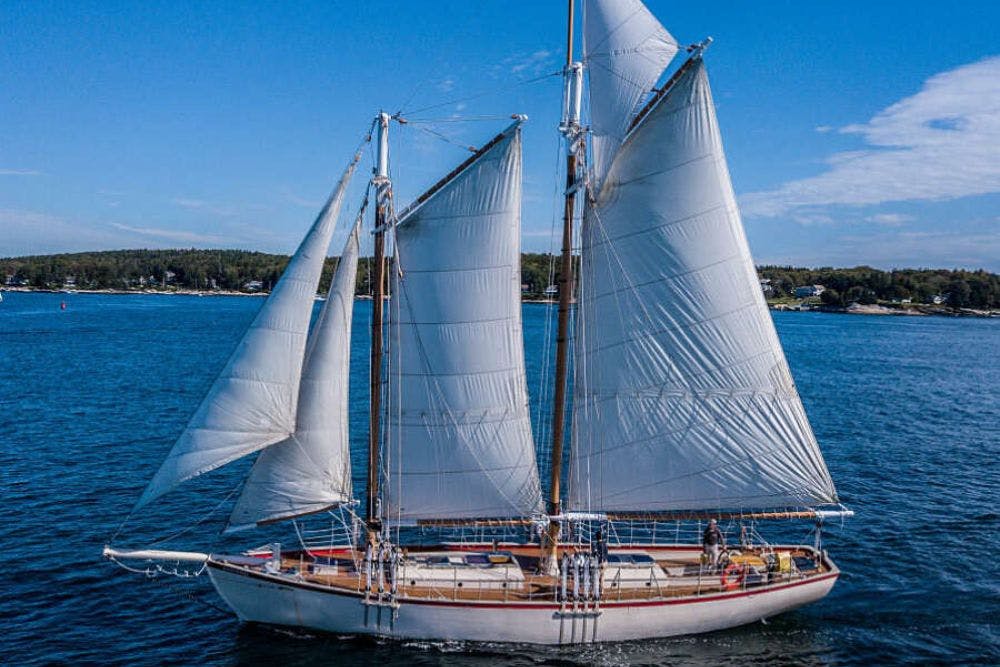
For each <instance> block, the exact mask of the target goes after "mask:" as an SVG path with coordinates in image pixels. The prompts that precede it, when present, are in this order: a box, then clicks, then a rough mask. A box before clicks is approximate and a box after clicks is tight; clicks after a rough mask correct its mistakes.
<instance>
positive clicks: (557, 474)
mask: <svg viewBox="0 0 1000 667" xmlns="http://www.w3.org/2000/svg"><path fill="white" fill-rule="evenodd" d="M564 86H565V87H564V92H563V118H562V122H561V123H560V124H559V131H560V132H562V133H563V135H564V136H565V137H566V141H567V153H566V194H565V202H564V206H563V235H562V260H561V265H560V272H559V325H558V332H557V334H556V374H555V390H554V392H553V408H552V461H551V471H550V474H551V483H550V487H549V506H548V510H549V516H550V517H556V516H558V515H559V514H560V513H561V510H562V507H561V503H560V493H561V480H562V460H563V440H564V436H565V425H566V366H567V356H568V352H569V311H570V305H571V303H572V299H573V212H574V207H575V203H576V202H575V199H576V189H577V188H576V185H577V183H576V181H577V151H578V150H579V147H580V137H581V136H582V135H581V132H580V100H581V97H582V94H583V65H582V64H581V63H578V62H574V61H573V0H569V17H568V22H567V29H566V69H565V70H564ZM558 543H559V523H558V522H557V521H555V520H554V519H551V518H550V523H549V527H548V532H547V544H546V546H545V549H546V553H545V554H544V555H545V558H544V559H543V560H544V561H546V563H545V566H546V567H548V568H549V569H553V568H555V554H556V547H557V545H558Z"/></svg>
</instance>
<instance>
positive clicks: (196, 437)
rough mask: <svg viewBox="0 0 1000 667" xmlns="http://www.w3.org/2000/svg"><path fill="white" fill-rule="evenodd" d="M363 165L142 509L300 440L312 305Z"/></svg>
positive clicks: (324, 216) (305, 245)
mask: <svg viewBox="0 0 1000 667" xmlns="http://www.w3.org/2000/svg"><path fill="white" fill-rule="evenodd" d="M359 157H360V154H359V155H356V156H355V157H354V160H353V161H352V162H351V164H350V165H349V166H348V167H347V169H346V171H345V172H344V174H343V176H341V178H340V181H339V182H338V183H337V186H336V188H334V191H333V193H332V194H331V195H330V198H329V199H328V200H327V202H326V205H324V206H323V209H322V210H321V211H320V214H319V216H318V217H317V218H316V221H315V222H314V223H313V225H312V227H311V228H310V229H309V232H308V234H306V237H305V239H303V241H302V244H301V245H299V248H298V250H296V251H295V254H294V255H293V256H292V259H291V260H290V261H289V263H288V267H287V268H286V269H285V272H284V274H282V276H281V279H280V280H278V282H277V284H276V285H275V286H274V289H273V290H272V292H271V294H270V296H269V297H268V298H267V301H265V302H264V304H263V305H262V306H261V308H260V311H258V313H257V316H256V317H255V318H254V320H253V322H252V323H251V325H250V328H249V329H248V330H247V332H246V333H245V334H244V335H243V338H242V340H240V342H239V345H237V347H236V350H235V351H234V352H233V354H232V356H230V358H229V361H228V362H227V363H226V366H225V368H224V369H223V370H222V373H221V374H220V375H219V376H218V378H216V380H215V382H214V383H213V384H212V387H211V389H209V391H208V394H207V395H206V396H205V398H204V399H203V400H202V402H201V405H200V406H199V407H198V410H197V411H196V412H195V414H194V416H193V417H192V418H191V421H189V422H188V425H187V428H185V429H184V432H183V433H182V434H181V436H180V438H179V439H178V440H177V442H176V443H175V444H174V446H173V449H171V450H170V453H169V455H168V456H167V459H166V461H164V462H163V464H162V465H161V466H160V469H159V470H158V471H157V472H156V475H155V476H154V477H153V479H152V481H150V483H149V485H148V486H147V487H146V490H145V491H144V492H143V494H142V497H141V498H140V499H139V502H138V503H137V504H136V508H139V507H142V506H143V505H145V504H147V503H149V502H150V501H152V500H154V499H156V498H158V497H159V496H162V495H163V494H164V493H166V492H168V491H169V490H171V489H172V488H174V487H175V486H177V485H178V484H180V483H181V482H184V481H185V480H188V479H191V478H192V477H195V476H197V475H200V474H202V473H205V472H208V471H210V470H214V469H215V468H218V467H219V466H222V465H225V464H226V463H229V462H230V461H234V460H235V459H238V458H240V457H242V456H246V455H247V454H250V453H251V452H255V451H257V450H260V449H263V448H264V447H267V446H268V445H272V444H274V443H276V442H280V441H282V440H284V439H285V438H287V437H289V436H290V435H291V434H292V433H293V432H294V430H295V413H296V404H297V400H298V394H299V379H300V377H301V374H302V363H303V354H304V352H305V346H306V337H307V334H308V331H309V320H310V318H311V316H312V306H313V301H314V299H315V297H316V289H317V287H318V286H319V278H320V273H321V272H322V270H323V260H324V259H325V258H326V252H327V249H328V248H329V246H330V237H331V235H332V234H333V228H334V226H335V224H336V221H337V216H338V214H339V212H340V204H341V201H342V200H343V196H344V190H345V189H346V188H347V183H348V181H349V180H350V177H351V175H352V174H353V172H354V167H355V165H356V164H357V162H358V159H359Z"/></svg>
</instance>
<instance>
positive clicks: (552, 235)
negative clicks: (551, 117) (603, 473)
mask: <svg viewBox="0 0 1000 667" xmlns="http://www.w3.org/2000/svg"><path fill="white" fill-rule="evenodd" d="M565 141H566V139H565V137H563V138H562V139H561V140H560V141H559V143H558V145H557V146H556V164H555V167H554V168H553V169H552V174H553V175H554V178H553V193H552V212H551V217H550V221H549V252H548V256H549V270H548V274H547V275H546V279H545V286H544V287H543V288H542V296H543V297H544V296H545V290H546V289H547V288H548V286H549V285H552V284H554V280H555V266H556V264H555V262H556V258H555V254H554V252H555V242H556V224H557V220H558V217H559V203H560V202H559V190H560V187H559V172H560V165H561V162H562V156H563V147H564V145H565ZM552 310H553V304H552V303H546V304H545V328H544V332H545V333H544V335H543V342H542V351H543V355H542V368H541V373H540V378H539V383H538V385H539V388H538V403H537V410H538V417H537V424H538V428H537V429H536V431H537V436H536V437H537V443H539V444H540V445H541V447H539V449H540V450H541V451H540V453H541V454H542V457H541V458H542V462H541V464H540V465H539V470H540V471H542V470H544V471H545V472H546V473H548V472H549V464H548V460H549V458H550V456H549V455H550V453H551V451H552V447H551V443H548V445H547V444H546V443H547V442H548V441H547V439H546V438H547V437H548V436H547V430H546V421H545V419H544V417H543V414H544V412H545V411H544V407H545V405H546V403H547V401H548V388H549V374H550V368H551V358H550V357H551V356H552V355H551V350H552Z"/></svg>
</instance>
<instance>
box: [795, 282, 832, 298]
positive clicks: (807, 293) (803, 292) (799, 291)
mask: <svg viewBox="0 0 1000 667" xmlns="http://www.w3.org/2000/svg"><path fill="white" fill-rule="evenodd" d="M825 291H826V288H825V287H823V286H822V285H801V286H799V287H796V288H795V298H797V299H808V298H809V297H811V296H819V295H820V294H822V293H823V292H825Z"/></svg>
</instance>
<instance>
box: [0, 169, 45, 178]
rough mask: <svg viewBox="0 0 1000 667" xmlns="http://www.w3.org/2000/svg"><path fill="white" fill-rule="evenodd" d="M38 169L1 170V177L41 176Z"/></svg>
mask: <svg viewBox="0 0 1000 667" xmlns="http://www.w3.org/2000/svg"><path fill="white" fill-rule="evenodd" d="M41 175H42V172H40V171H38V170H37V169H0V176H41Z"/></svg>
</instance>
